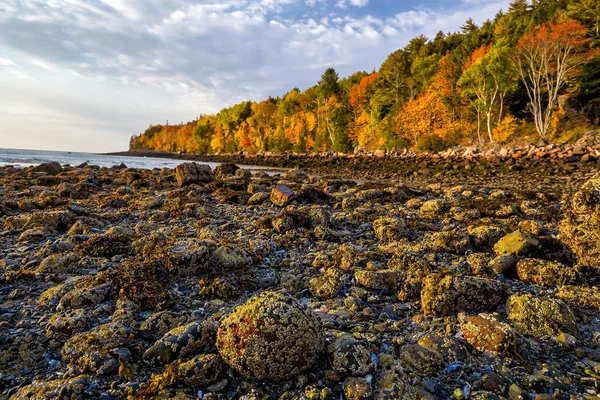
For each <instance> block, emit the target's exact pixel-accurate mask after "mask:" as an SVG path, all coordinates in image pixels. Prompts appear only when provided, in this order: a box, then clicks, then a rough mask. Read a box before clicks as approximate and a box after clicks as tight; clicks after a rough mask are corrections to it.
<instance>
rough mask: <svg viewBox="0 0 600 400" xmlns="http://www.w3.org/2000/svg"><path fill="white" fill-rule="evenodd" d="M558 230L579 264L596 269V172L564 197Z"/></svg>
mask: <svg viewBox="0 0 600 400" xmlns="http://www.w3.org/2000/svg"><path fill="white" fill-rule="evenodd" d="M559 233H560V239H561V241H562V242H563V243H564V244H565V245H567V247H569V248H570V249H571V251H572V252H573V254H574V255H575V256H576V257H577V261H578V262H579V263H580V264H582V265H585V266H587V267H591V268H594V269H596V270H600V173H597V174H596V175H594V176H593V177H592V178H591V179H589V180H588V181H587V182H585V183H584V184H583V185H582V186H581V188H580V189H579V191H577V192H576V193H575V194H574V195H572V196H570V197H568V198H566V199H565V201H564V204H563V219H562V221H561V223H560V227H559Z"/></svg>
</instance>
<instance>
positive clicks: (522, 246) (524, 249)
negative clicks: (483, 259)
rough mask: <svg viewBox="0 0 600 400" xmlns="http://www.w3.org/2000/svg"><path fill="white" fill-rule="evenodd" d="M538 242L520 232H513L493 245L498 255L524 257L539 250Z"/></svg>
mask: <svg viewBox="0 0 600 400" xmlns="http://www.w3.org/2000/svg"><path fill="white" fill-rule="evenodd" d="M540 247H541V246H540V242H539V241H538V240H537V239H535V238H534V237H532V236H530V235H528V234H526V233H523V232H521V231H514V232H513V233H509V234H508V235H506V236H504V237H503V238H502V239H500V240H499V241H498V242H497V243H496V244H495V245H494V252H495V253H496V254H498V255H512V256H526V255H530V254H532V253H533V252H535V251H536V250H539V249H540Z"/></svg>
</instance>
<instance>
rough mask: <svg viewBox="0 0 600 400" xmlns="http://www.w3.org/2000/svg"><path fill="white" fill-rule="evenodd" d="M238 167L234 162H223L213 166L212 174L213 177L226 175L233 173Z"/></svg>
mask: <svg viewBox="0 0 600 400" xmlns="http://www.w3.org/2000/svg"><path fill="white" fill-rule="evenodd" d="M238 169H240V167H238V166H237V165H235V164H232V163H223V164H219V165H217V166H216V167H215V169H214V170H213V175H214V176H215V178H224V177H226V176H232V175H235V174H236V172H237V170H238Z"/></svg>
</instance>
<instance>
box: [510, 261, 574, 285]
mask: <svg viewBox="0 0 600 400" xmlns="http://www.w3.org/2000/svg"><path fill="white" fill-rule="evenodd" d="M516 271H517V276H518V277H519V279H520V280H522V281H523V282H527V283H536V284H538V285H543V286H559V285H566V284H570V283H574V282H577V281H578V274H577V272H576V271H575V270H574V269H573V268H570V267H568V266H566V265H563V264H560V263H557V262H552V261H545V260H537V259H530V258H529V259H524V260H520V261H519V262H518V263H517V267H516Z"/></svg>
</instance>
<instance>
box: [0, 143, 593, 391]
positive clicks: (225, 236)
mask: <svg viewBox="0 0 600 400" xmlns="http://www.w3.org/2000/svg"><path fill="white" fill-rule="evenodd" d="M590 148H591V149H592V150H594V147H593V146H590ZM527 154H529V151H528V152H527ZM554 154H561V153H560V151H559V152H558V153H551V154H550V155H546V156H543V157H542V155H541V154H540V155H535V157H538V158H540V159H546V158H547V159H552V160H554V159H555V158H556V159H557V160H558V159H560V156H558V155H557V156H556V157H555V156H554ZM379 155H381V154H379ZM515 155H516V154H515V153H513V154H507V155H506V157H511V159H514V160H516V161H515V162H514V164H513V165H514V166H517V165H521V164H519V163H520V161H519V160H522V159H530V156H527V155H526V154H525V153H524V154H522V155H521V157H516V158H515V157H514V156H515ZM463 156H464V154H463ZM386 157H388V158H389V157H391V155H389V154H383V157H382V158H377V157H376V156H375V155H373V158H374V159H378V160H386V159H388V158H386ZM437 157H441V158H440V159H439V160H443V155H442V156H437ZM389 159H391V158H389ZM432 160H433V158H432ZM382 162H383V161H382ZM570 162H571V161H569V159H568V157H567V159H565V160H564V163H562V164H561V163H558V162H557V163H555V164H552V163H550V164H544V165H545V166H543V167H540V168H538V169H535V168H534V169H527V170H525V171H520V169H519V168H495V169H492V168H488V169H485V170H481V171H479V172H476V170H475V169H473V170H469V169H465V168H464V166H465V165H470V164H460V165H461V167H458V168H455V167H456V166H457V165H459V164H457V163H455V162H454V161H452V162H446V163H444V162H443V161H439V162H438V161H435V163H432V164H430V165H429V166H427V165H425V164H423V165H419V164H417V165H415V164H411V166H410V167H409V169H411V170H412V171H417V170H418V173H417V174H414V173H408V174H407V173H406V171H402V172H401V173H399V175H402V174H403V175H406V176H408V177H409V179H403V180H402V181H400V180H397V179H390V177H389V176H388V172H386V171H382V170H377V171H372V174H373V176H376V177H378V179H365V177H364V176H357V175H356V174H355V175H356V176H354V178H361V179H352V180H350V179H343V178H341V177H340V176H341V175H343V174H342V172H339V173H338V170H336V169H333V168H330V169H329V170H328V171H327V174H324V175H312V176H309V174H308V173H305V172H303V171H301V170H291V171H288V172H286V173H285V175H275V176H268V175H266V174H264V173H260V172H257V173H251V172H250V171H248V170H244V169H240V168H237V167H236V166H235V165H231V164H224V165H221V166H219V167H218V168H216V169H215V170H211V169H210V168H208V167H206V166H202V165H198V164H194V163H186V164H182V165H181V166H179V167H178V168H176V169H174V170H172V169H155V170H152V171H150V170H137V169H130V168H127V167H125V166H123V165H121V166H118V167H114V168H99V167H95V166H91V165H82V166H78V167H70V166H61V165H56V164H45V165H41V166H39V167H35V168H29V169H17V168H12V167H0V227H1V229H2V231H1V233H0V397H1V398H9V399H48V398H56V399H103V400H110V399H121V398H123V399H125V398H127V399H131V398H139V399H149V398H163V399H164V398H175V399H192V398H201V399H244V400H247V399H281V400H286V399H309V400H328V399H330V400H334V399H340V398H342V399H348V400H355V399H378V400H383V399H389V400H392V399H409V400H419V399H451V398H454V399H476V400H477V399H480V400H483V399H511V400H517V399H538V400H543V399H598V398H600V395H599V394H600V314H599V313H600V290H599V289H598V282H599V277H600V272H599V271H600V268H599V266H598V262H597V259H598V257H597V255H598V254H599V252H600V250H599V247H598V246H599V244H598V243H600V241H599V240H598V239H599V238H600V222H599V221H600V195H599V193H600V175H597V174H596V173H592V172H591V171H592V170H593V168H592V167H589V168H587V167H585V168H584V167H582V166H583V165H584V164H585V165H590V166H592V165H595V163H594V162H592V161H588V162H585V163H584V161H582V160H581V158H580V159H579V160H578V161H573V162H574V163H575V165H577V166H580V167H581V168H571V169H568V168H566V169H565V168H563V167H562V166H563V165H568V164H569V163H570ZM504 163H505V166H506V162H504ZM364 165H367V164H364ZM364 165H363V167H364ZM390 165H391V164H390ZM482 165H483V164H482ZM522 165H525V164H522ZM340 168H341V170H339V171H343V170H344V168H346V167H344V166H343V165H342V166H341V167H340ZM449 171H450V172H449ZM470 172H472V174H471V173H470ZM425 178H427V179H425ZM432 182H433V183H432ZM407 183H408V184H407Z"/></svg>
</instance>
